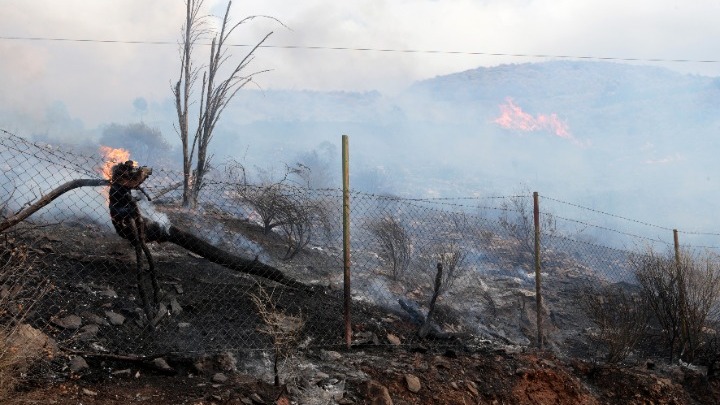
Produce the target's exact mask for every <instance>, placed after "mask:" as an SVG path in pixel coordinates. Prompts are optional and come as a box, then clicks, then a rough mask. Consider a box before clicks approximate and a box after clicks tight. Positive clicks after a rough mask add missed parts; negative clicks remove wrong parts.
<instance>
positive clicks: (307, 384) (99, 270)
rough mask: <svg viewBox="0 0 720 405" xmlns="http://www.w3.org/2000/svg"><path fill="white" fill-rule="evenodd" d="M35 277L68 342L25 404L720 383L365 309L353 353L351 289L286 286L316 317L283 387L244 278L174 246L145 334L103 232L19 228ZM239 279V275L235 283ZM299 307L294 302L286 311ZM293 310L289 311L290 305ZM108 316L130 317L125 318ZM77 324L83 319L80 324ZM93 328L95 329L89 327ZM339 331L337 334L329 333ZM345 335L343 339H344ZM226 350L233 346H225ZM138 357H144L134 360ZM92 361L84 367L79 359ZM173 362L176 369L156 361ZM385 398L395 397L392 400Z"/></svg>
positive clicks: (696, 396) (537, 392)
mask: <svg viewBox="0 0 720 405" xmlns="http://www.w3.org/2000/svg"><path fill="white" fill-rule="evenodd" d="M17 237H18V238H22V239H24V240H26V241H28V242H31V244H32V246H31V248H30V249H29V252H30V254H31V255H32V256H33V258H34V262H35V263H36V266H35V272H36V273H35V274H36V276H38V277H39V276H42V277H47V278H49V279H50V280H51V281H52V289H51V290H50V291H49V292H48V293H47V294H46V295H45V297H44V298H43V300H42V302H40V303H38V305H37V306H36V308H35V309H34V311H33V312H32V314H31V315H30V317H29V318H28V322H29V323H30V324H32V325H33V326H35V327H37V328H41V329H43V330H44V331H46V332H47V333H48V334H49V335H50V336H51V337H52V338H53V339H54V340H55V341H56V342H57V343H58V344H59V346H60V350H59V351H58V352H57V353H55V354H54V355H53V357H52V358H51V359H46V360H45V361H43V362H41V363H40V364H39V365H38V366H37V367H36V368H34V369H33V370H32V371H31V372H30V374H29V378H28V380H27V382H26V384H25V385H24V386H23V387H22V392H21V393H20V394H19V395H18V396H17V397H16V400H17V401H18V403H57V404H77V403H91V404H92V403H94V404H120V403H123V404H125V403H148V404H164V403H176V404H210V403H215V404H222V403H227V404H254V403H258V404H259V403H280V404H288V403H301V404H316V403H317V404H332V403H342V404H362V403H390V402H388V401H387V398H391V399H392V403H394V404H460V403H479V404H503V403H504V404H525V403H528V404H605V403H609V404H635V403H636V404H641V403H643V404H644V403H657V404H710V403H717V402H718V400H720V391H719V389H720V385H719V384H718V381H717V380H713V379H710V380H709V379H708V378H707V377H705V376H704V375H702V374H701V373H700V372H698V371H693V370H691V369H687V368H683V367H679V366H668V365H662V364H659V365H655V364H654V363H649V364H638V365H636V366H627V367H616V366H603V365H600V364H595V363H592V362H588V361H584V360H582V359H573V358H567V357H563V358H558V357H556V356H555V355H553V354H552V353H548V352H538V351H536V350H533V349H531V348H527V347H521V346H514V345H508V344H503V343H500V342H497V341H491V340H487V339H478V338H474V337H472V336H470V335H458V336H457V337H455V338H454V339H450V340H441V341H438V340H433V339H430V340H421V339H418V338H417V337H416V335H415V333H416V330H417V326H416V325H415V324H413V323H412V322H410V320H409V319H408V318H407V316H403V315H402V314H399V313H393V312H392V311H389V310H387V309H386V308H382V307H376V306H373V305H370V304H368V303H363V302H356V303H355V307H354V310H353V318H352V328H353V331H354V336H355V340H354V345H353V348H352V349H351V350H349V351H347V350H345V349H344V348H343V344H342V336H341V335H342V334H341V331H342V323H343V321H342V319H343V318H342V310H341V308H342V307H341V300H342V298H341V294H340V292H338V291H337V290H333V289H332V288H324V287H323V288H321V289H319V290H318V291H316V292H314V293H309V292H301V291H294V290H291V289H283V288H281V287H277V288H276V289H275V290H274V291H275V292H276V293H277V294H280V299H279V300H278V301H277V302H278V303H280V305H281V306H282V307H283V308H282V309H283V310H286V311H287V312H289V313H292V314H302V316H303V317H304V318H305V320H306V327H305V328H304V330H303V336H302V339H301V340H302V341H303V342H306V343H305V344H307V347H305V346H303V347H301V348H299V349H297V350H294V351H293V352H292V356H291V357H290V358H288V359H287V360H286V361H283V362H282V367H281V369H280V375H281V380H282V385H281V386H280V387H275V386H273V385H272V384H270V382H271V381H272V362H271V358H272V351H271V350H270V351H269V352H268V351H258V350H243V349H244V348H248V347H257V345H258V344H264V345H266V347H268V348H269V347H272V344H271V342H270V341H269V337H268V336H266V335H264V334H263V333H261V332H260V331H259V328H258V326H260V324H261V320H260V319H259V317H258V316H257V314H256V310H255V309H254V307H253V304H252V303H251V301H250V299H249V297H248V294H249V293H251V292H252V291H253V290H254V289H256V288H257V284H256V282H255V280H253V279H251V278H249V277H246V276H244V275H230V276H229V275H228V274H227V273H226V272H227V270H225V269H223V268H222V267H220V266H217V265H214V264H211V263H208V262H207V261H205V260H204V259H202V258H199V257H194V256H192V255H189V254H188V253H187V252H186V251H183V250H182V249H179V248H177V247H175V246H172V245H167V244H164V245H155V246H153V247H152V249H153V252H154V254H155V256H156V258H157V263H158V269H159V274H160V282H161V285H162V287H163V291H164V292H165V296H164V298H163V301H164V302H165V303H166V305H167V309H166V311H167V313H168V314H169V315H167V316H166V317H165V318H164V319H162V320H161V321H160V323H159V325H158V327H157V330H156V332H154V333H152V332H149V331H148V330H147V329H146V328H144V327H143V321H142V316H143V315H142V311H141V310H140V308H139V305H138V302H137V298H136V295H137V293H136V289H137V286H136V284H135V282H136V278H135V272H134V270H135V266H134V255H133V254H132V250H131V248H130V246H128V244H127V242H126V241H123V240H121V239H119V238H117V237H116V236H115V235H113V234H110V233H108V232H107V231H105V230H103V229H99V228H97V227H94V226H92V225H86V224H85V225H83V224H75V225H72V224H63V225H49V226H43V227H39V228H35V227H29V228H22V229H21V232H19V233H18V235H17ZM228 280H235V281H234V282H228ZM284 303H288V304H284ZM290 303H291V304H290ZM110 313H113V314H119V315H122V317H123V318H124V321H123V322H119V321H118V320H117V318H116V317H115V316H111V315H110ZM72 315H77V316H79V318H80V319H81V322H80V324H78V325H75V326H72V325H69V324H68V323H67V322H68V318H69V317H70V316H72ZM90 325H94V326H95V327H89V326H90ZM333 330H334V331H337V333H336V334H333V333H332V332H330V333H328V331H333ZM333 336H334V337H333ZM221 348H225V350H223V349H221ZM133 354H138V355H137V356H133ZM78 356H80V357H83V358H84V359H85V361H86V362H87V365H86V366H84V365H83V366H80V367H78V366H77V364H75V363H74V362H75V360H74V359H77V357H78ZM157 359H163V361H164V362H165V363H167V364H166V365H165V364H163V363H161V362H160V363H159V362H158V360H157ZM382 401H385V402H382Z"/></svg>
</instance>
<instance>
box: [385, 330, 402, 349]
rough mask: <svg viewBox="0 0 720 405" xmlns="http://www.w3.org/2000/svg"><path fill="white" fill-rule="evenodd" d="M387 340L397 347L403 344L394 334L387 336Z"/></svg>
mask: <svg viewBox="0 0 720 405" xmlns="http://www.w3.org/2000/svg"><path fill="white" fill-rule="evenodd" d="M387 340H388V342H390V343H391V344H393V345H395V346H400V344H401V343H402V342H401V341H400V338H399V337H397V336H395V335H393V334H392V333H388V334H387Z"/></svg>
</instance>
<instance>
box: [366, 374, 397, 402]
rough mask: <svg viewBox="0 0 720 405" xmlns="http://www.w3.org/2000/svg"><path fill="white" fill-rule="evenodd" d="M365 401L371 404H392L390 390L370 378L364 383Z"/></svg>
mask: <svg viewBox="0 0 720 405" xmlns="http://www.w3.org/2000/svg"><path fill="white" fill-rule="evenodd" d="M365 392H366V398H367V400H368V402H367V403H370V404H372V405H393V400H392V398H390V392H389V391H388V389H387V387H386V386H384V385H382V384H380V383H379V382H377V381H375V380H370V381H368V382H367V384H366V385H365Z"/></svg>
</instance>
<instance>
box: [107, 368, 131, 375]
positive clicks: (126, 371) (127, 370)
mask: <svg viewBox="0 0 720 405" xmlns="http://www.w3.org/2000/svg"><path fill="white" fill-rule="evenodd" d="M131 373H132V370H130V369H129V368H126V369H123V370H116V371H113V372H112V373H110V374H112V375H130V374H131Z"/></svg>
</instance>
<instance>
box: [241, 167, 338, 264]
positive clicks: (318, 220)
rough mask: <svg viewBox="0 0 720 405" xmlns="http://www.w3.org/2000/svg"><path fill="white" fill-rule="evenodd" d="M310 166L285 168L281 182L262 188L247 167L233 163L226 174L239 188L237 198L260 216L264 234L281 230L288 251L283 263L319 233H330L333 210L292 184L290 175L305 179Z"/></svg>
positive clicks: (267, 182) (265, 183)
mask: <svg viewBox="0 0 720 405" xmlns="http://www.w3.org/2000/svg"><path fill="white" fill-rule="evenodd" d="M307 170H308V168H307V167H305V166H302V165H299V166H297V167H290V166H286V168H285V173H284V175H283V177H282V178H281V179H280V180H276V181H270V180H268V179H266V180H265V181H264V182H263V183H262V184H260V185H250V184H249V182H248V178H247V172H246V170H245V168H244V166H243V165H242V164H240V163H238V162H233V163H231V164H230V165H229V166H228V169H227V174H228V175H229V176H230V178H231V180H232V181H233V183H234V184H235V185H236V194H237V197H238V199H239V200H240V201H241V202H242V203H243V204H245V205H247V206H248V207H250V208H251V209H252V210H253V211H254V212H255V213H257V214H258V216H259V217H260V221H261V223H262V227H263V232H264V233H265V235H269V234H270V233H271V232H272V231H273V229H279V230H280V233H281V234H282V235H283V237H284V239H285V243H286V247H287V250H286V252H285V255H284V257H283V260H290V259H292V258H294V257H295V256H296V255H297V254H298V253H299V252H301V251H302V250H303V249H304V248H305V247H306V246H307V245H308V244H309V243H310V241H311V240H312V239H313V238H314V237H315V236H316V234H317V235H318V236H319V235H324V236H328V235H329V233H330V228H331V225H330V218H329V212H330V209H329V207H328V206H327V204H326V203H324V202H322V201H320V200H317V199H314V198H312V196H311V192H310V190H309V189H308V188H305V187H299V186H296V185H293V184H291V181H290V176H297V177H298V178H300V179H303V178H304V173H305V172H306V171H307Z"/></svg>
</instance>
